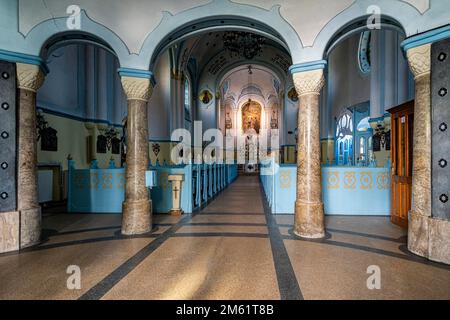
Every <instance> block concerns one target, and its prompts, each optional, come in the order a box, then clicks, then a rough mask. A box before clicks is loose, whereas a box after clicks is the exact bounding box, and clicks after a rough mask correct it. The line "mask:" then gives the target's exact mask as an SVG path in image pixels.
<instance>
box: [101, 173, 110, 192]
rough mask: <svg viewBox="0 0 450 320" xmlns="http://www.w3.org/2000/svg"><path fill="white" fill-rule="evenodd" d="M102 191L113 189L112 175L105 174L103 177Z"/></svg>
mask: <svg viewBox="0 0 450 320" xmlns="http://www.w3.org/2000/svg"><path fill="white" fill-rule="evenodd" d="M101 185H102V189H112V173H104V174H103V175H102V182H101Z"/></svg>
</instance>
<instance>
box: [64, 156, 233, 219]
mask: <svg viewBox="0 0 450 320" xmlns="http://www.w3.org/2000/svg"><path fill="white" fill-rule="evenodd" d="M68 168H69V171H68V211H69V212H79V213H121V212H122V203H123V201H124V198H125V168H114V166H110V168H108V169H100V168H98V166H97V163H96V162H95V161H94V162H93V163H92V164H91V168H90V169H81V170H80V169H76V168H75V162H74V161H72V160H69V163H68ZM149 170H152V171H156V185H155V186H154V187H153V188H152V189H151V191H150V197H151V199H152V207H153V212H155V213H167V212H169V211H170V209H171V206H172V185H171V183H170V182H169V181H168V177H169V175H174V174H182V175H184V181H183V183H182V189H181V208H182V210H183V211H184V212H186V213H191V212H192V211H194V210H195V209H198V208H200V207H202V206H203V205H205V204H206V203H207V202H208V201H209V200H210V199H211V198H213V197H214V196H215V195H217V194H218V193H219V192H220V191H222V190H223V189H225V188H226V187H227V186H228V185H229V184H231V183H232V182H233V181H234V180H235V179H236V178H237V174H238V170H237V165H235V164H232V165H228V164H211V165H207V164H201V165H196V164H189V165H181V166H171V165H159V164H157V165H156V166H150V167H149Z"/></svg>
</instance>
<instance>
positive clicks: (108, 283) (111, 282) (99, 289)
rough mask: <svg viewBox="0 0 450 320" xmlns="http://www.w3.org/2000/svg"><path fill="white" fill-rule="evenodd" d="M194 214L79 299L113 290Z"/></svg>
mask: <svg viewBox="0 0 450 320" xmlns="http://www.w3.org/2000/svg"><path fill="white" fill-rule="evenodd" d="M192 217H193V215H186V216H185V217H183V218H182V219H181V220H180V221H179V222H178V223H176V224H175V225H173V226H172V227H171V228H169V229H168V230H166V231H165V232H164V233H162V234H161V235H159V236H158V237H157V238H156V239H155V240H153V241H152V242H150V243H149V244H148V245H147V246H145V247H144V248H143V249H141V250H140V251H139V252H138V253H136V254H135V255H134V256H133V257H131V258H130V259H128V260H127V261H125V262H124V263H123V264H122V265H120V266H119V267H118V268H117V269H116V270H114V271H113V272H112V273H110V274H109V275H108V276H106V277H105V278H104V279H103V280H101V281H100V282H99V283H97V284H96V285H95V286H94V287H92V288H91V289H89V291H87V292H86V293H85V294H83V295H82V296H81V297H80V298H79V300H99V299H100V298H101V297H103V296H104V295H105V294H106V293H107V292H108V291H109V290H111V289H112V288H113V287H114V286H115V285H116V284H117V283H119V282H120V280H122V279H123V278H124V277H126V276H127V275H128V274H129V273H130V272H131V271H133V270H134V268H136V267H137V266H138V265H139V264H140V263H141V262H142V261H144V260H145V259H146V258H147V257H148V256H149V255H150V254H152V253H153V252H154V251H155V250H156V249H158V248H159V247H160V246H161V245H162V244H163V243H164V242H165V241H166V240H167V239H169V238H170V237H172V236H173V235H174V234H175V233H176V232H177V231H178V229H180V228H181V227H182V226H183V224H185V223H187V222H188V221H189V220H190V219H192Z"/></svg>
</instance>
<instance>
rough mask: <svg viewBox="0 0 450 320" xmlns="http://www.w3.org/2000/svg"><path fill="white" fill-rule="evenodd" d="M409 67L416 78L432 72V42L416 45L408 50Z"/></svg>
mask: <svg viewBox="0 0 450 320" xmlns="http://www.w3.org/2000/svg"><path fill="white" fill-rule="evenodd" d="M406 56H407V58H408V63H409V67H410V69H411V71H412V73H413V75H414V79H418V78H420V77H421V76H424V75H428V74H430V72H431V43H429V44H425V45H422V46H420V47H414V48H411V49H409V50H408V51H407V52H406Z"/></svg>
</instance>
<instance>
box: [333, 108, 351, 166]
mask: <svg viewBox="0 0 450 320" xmlns="http://www.w3.org/2000/svg"><path fill="white" fill-rule="evenodd" d="M336 146H337V150H336V154H337V159H336V160H337V163H338V164H340V165H343V164H351V162H352V159H353V118H352V115H351V114H350V112H346V113H344V114H343V115H342V116H341V117H340V118H339V119H338V120H337V123H336Z"/></svg>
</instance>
